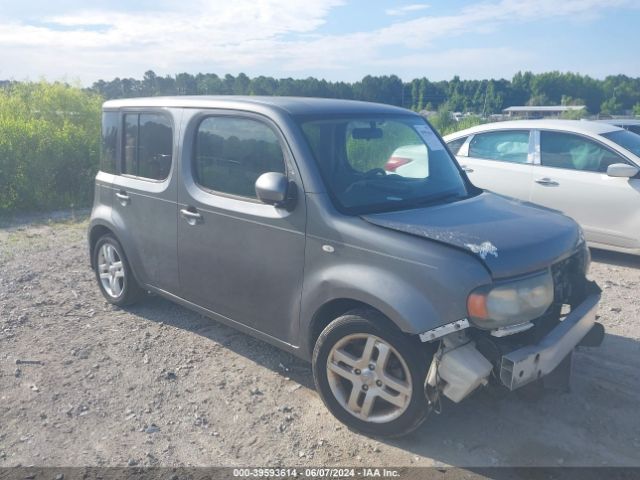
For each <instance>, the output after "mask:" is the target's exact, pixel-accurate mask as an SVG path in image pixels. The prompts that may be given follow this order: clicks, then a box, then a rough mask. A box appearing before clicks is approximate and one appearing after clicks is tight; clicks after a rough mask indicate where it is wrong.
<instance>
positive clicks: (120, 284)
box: [93, 234, 145, 307]
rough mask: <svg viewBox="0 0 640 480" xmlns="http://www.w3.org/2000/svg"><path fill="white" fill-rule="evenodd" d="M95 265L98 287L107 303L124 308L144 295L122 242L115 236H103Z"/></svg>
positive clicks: (94, 260)
mask: <svg viewBox="0 0 640 480" xmlns="http://www.w3.org/2000/svg"><path fill="white" fill-rule="evenodd" d="M93 265H94V271H95V274H96V280H97V281H98V287H100V291H101V292H102V295H103V296H104V298H105V299H106V300H107V302H109V303H112V304H114V305H118V306H121V307H123V306H125V305H131V304H133V303H135V302H137V301H138V300H140V299H141V298H142V296H143V295H144V293H145V292H144V290H143V289H142V288H140V285H138V282H137V281H136V279H135V278H134V276H133V272H132V271H131V266H130V265H129V262H128V261H127V257H126V256H125V254H124V250H123V248H122V246H121V245H120V242H118V240H116V238H115V237H114V236H113V235H111V234H107V235H103V236H102V237H100V239H99V240H98V241H97V242H96V245H95V247H94V249H93Z"/></svg>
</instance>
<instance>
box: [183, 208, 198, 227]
mask: <svg viewBox="0 0 640 480" xmlns="http://www.w3.org/2000/svg"><path fill="white" fill-rule="evenodd" d="M180 215H182V216H183V218H185V219H186V220H187V223H188V224H189V225H195V224H197V223H200V222H201V221H202V215H200V214H199V213H198V212H196V211H195V209H189V208H183V209H182V210H180Z"/></svg>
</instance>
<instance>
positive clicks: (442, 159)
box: [300, 115, 468, 214]
mask: <svg viewBox="0 0 640 480" xmlns="http://www.w3.org/2000/svg"><path fill="white" fill-rule="evenodd" d="M300 124H301V127H302V131H303V132H304V135H305V137H306V139H307V141H308V142H309V145H310V147H311V150H312V152H313V154H314V156H315V159H316V161H317V163H318V166H319V168H320V171H321V174H322V177H323V179H324V181H325V184H326V186H327V189H328V191H329V193H330V195H331V197H332V198H333V200H334V202H335V203H336V204H337V205H336V206H337V207H338V208H339V209H340V210H342V211H344V212H346V213H351V214H363V213H374V212H382V211H390V210H400V209H407V208H414V207H418V206H422V205H426V204H431V203H440V202H447V201H454V200H456V199H460V198H464V197H467V196H468V192H467V185H466V183H465V181H464V180H463V178H462V176H461V175H460V172H459V170H458V168H457V167H456V165H455V163H454V160H453V159H452V158H451V156H450V155H449V153H448V151H447V149H446V148H445V146H444V144H443V143H442V142H441V141H440V139H439V138H438V136H437V135H436V134H435V133H434V131H433V130H432V129H431V127H430V126H429V124H427V123H426V122H425V121H424V120H423V119H421V118H420V117H417V116H411V115H406V116H404V115H403V116H393V117H382V118H381V117H371V118H370V117H356V118H348V117H340V118H330V119H327V118H326V117H323V118H322V119H303V120H301V121H300Z"/></svg>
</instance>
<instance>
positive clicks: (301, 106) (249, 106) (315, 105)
mask: <svg viewBox="0 0 640 480" xmlns="http://www.w3.org/2000/svg"><path fill="white" fill-rule="evenodd" d="M127 107H131V108H140V107H156V108H157V107H184V108H223V109H232V110H254V109H257V108H259V109H261V110H264V109H267V110H274V111H280V112H286V113H288V114H290V115H323V114H395V115H397V114H405V115H407V114H409V115H416V116H417V114H416V113H414V112H411V111H410V110H406V109H404V108H400V107H395V106H392V105H385V104H381V103H372V102H361V101H357V100H342V99H334V98H314V97H266V96H240V95H182V96H171V97H142V98H126V99H119V100H109V101H107V102H105V103H104V104H103V108H105V109H115V108H127Z"/></svg>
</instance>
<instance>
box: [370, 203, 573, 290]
mask: <svg viewBox="0 0 640 480" xmlns="http://www.w3.org/2000/svg"><path fill="white" fill-rule="evenodd" d="M362 218H363V219H364V220H366V221H367V222H370V223H372V224H374V225H378V226H380V227H384V228H388V229H392V230H397V231H399V232H404V233H408V234H411V235H415V236H419V237H424V238H427V239H429V240H433V241H437V242H440V243H444V244H447V245H451V246H454V247H457V248H459V249H463V250H465V251H467V252H470V253H471V254H473V255H475V256H476V257H477V258H478V259H480V260H481V261H482V262H483V263H484V264H485V265H486V267H487V268H488V269H489V270H490V272H491V274H492V276H493V277H494V278H503V277H510V276H515V275H520V274H524V273H529V272H533V271H536V270H540V269H542V268H545V267H547V266H549V265H550V264H552V263H554V262H555V261H557V260H559V259H561V258H563V257H565V256H567V255H569V254H571V253H572V252H573V251H575V249H576V248H577V246H578V245H579V244H580V243H581V242H582V241H583V238H582V233H581V230H580V228H579V227H578V225H577V224H576V223H575V222H574V221H573V220H572V219H570V218H569V217H566V216H564V215H562V214H559V213H556V212H554V211H553V210H549V209H546V208H543V207H537V206H534V205H531V204H524V203H522V202H519V201H516V200H511V199H507V198H505V197H502V196H499V195H496V194H493V193H488V192H483V193H481V194H480V195H477V196H474V197H471V198H467V199H465V200H461V201H457V202H454V203H448V204H442V205H434V206H428V207H422V208H416V209H411V210H403V211H398V212H387V213H378V214H371V215H364V216H363V217H362Z"/></svg>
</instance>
